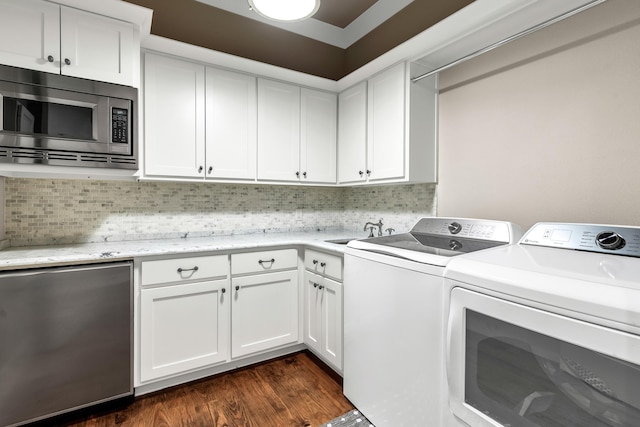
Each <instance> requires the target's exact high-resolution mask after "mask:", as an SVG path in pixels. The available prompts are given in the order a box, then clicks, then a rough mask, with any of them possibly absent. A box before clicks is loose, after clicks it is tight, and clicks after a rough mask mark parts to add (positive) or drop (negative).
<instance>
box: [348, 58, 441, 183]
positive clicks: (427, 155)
mask: <svg viewBox="0 0 640 427" xmlns="http://www.w3.org/2000/svg"><path fill="white" fill-rule="evenodd" d="M417 68H418V66H417V65H415V64H409V65H408V64H405V63H400V64H397V65H395V66H393V67H391V68H389V69H387V70H385V71H383V72H381V73H380V74H377V75H375V76H373V77H372V78H371V79H369V80H368V81H366V82H362V83H360V84H359V85H357V86H354V87H352V88H350V89H348V90H346V91H344V92H342V93H341V94H340V97H339V121H338V126H339V131H338V165H339V169H338V171H339V173H338V183H340V184H358V183H362V184H365V183H368V184H374V183H392V182H435V181H436V172H437V170H436V165H437V159H436V130H437V126H436V124H437V109H436V105H437V87H436V81H435V77H432V78H427V79H424V80H421V81H419V82H417V83H413V82H411V80H410V76H411V75H412V73H416V72H418V71H420V70H418V69H417Z"/></svg>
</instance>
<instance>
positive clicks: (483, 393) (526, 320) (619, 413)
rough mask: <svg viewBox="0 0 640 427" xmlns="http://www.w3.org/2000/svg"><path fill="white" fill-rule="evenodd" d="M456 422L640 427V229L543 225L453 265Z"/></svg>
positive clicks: (451, 355)
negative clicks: (508, 244) (514, 240)
mask: <svg viewBox="0 0 640 427" xmlns="http://www.w3.org/2000/svg"><path fill="white" fill-rule="evenodd" d="M445 284H446V295H445V299H446V306H447V309H446V319H447V322H446V330H445V339H446V358H445V366H446V372H447V376H446V377H447V380H446V383H445V393H444V394H445V395H446V396H447V399H446V400H447V406H448V408H447V410H446V411H445V415H444V425H446V426H467V425H468V426H472V427H489V426H491V427H519V426H523V427H551V426H553V427H556V426H561V427H591V426H593V427H636V426H640V228H638V227H622V226H610V225H591V224H566V223H539V224H536V225H535V226H534V227H532V228H531V229H530V230H529V231H528V232H527V233H525V235H524V236H523V237H522V239H521V240H520V242H519V243H518V244H517V245H511V246H507V247H499V248H494V249H489V250H486V251H482V252H477V253H473V254H468V255H466V256H464V257H459V258H456V259H453V260H452V261H451V262H450V263H449V265H448V266H447V269H446V271H445Z"/></svg>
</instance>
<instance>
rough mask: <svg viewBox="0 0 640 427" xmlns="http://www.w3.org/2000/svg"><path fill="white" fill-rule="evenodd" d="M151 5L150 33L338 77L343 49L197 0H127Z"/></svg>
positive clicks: (325, 76)
mask: <svg viewBox="0 0 640 427" xmlns="http://www.w3.org/2000/svg"><path fill="white" fill-rule="evenodd" d="M126 1H127V2H129V3H134V4H137V5H140V6H144V7H147V8H149V9H153V22H152V24H151V33H152V34H155V35H157V36H161V37H166V38H169V39H173V40H178V41H181V42H184V43H189V44H192V45H196V46H201V47H204V48H208V49H213V50H216V51H219V52H224V53H229V54H232V55H236V56H240V57H243V58H248V59H252V60H255V61H259V62H264V63H267V64H272V65H276V66H279V67H284V68H288V69H291V70H295V71H300V72H303V73H307V74H311V75H316V76H320V77H324V78H327V79H331V80H339V79H340V78H342V77H343V76H344V64H345V50H344V49H340V48H338V47H335V46H332V45H329V44H326V43H322V42H319V41H316V40H313V39H310V38H308V37H304V36H300V35H297V34H294V33H291V32H289V31H284V30H281V29H279V28H276V27H273V26H271V25H268V24H263V23H261V22H258V21H254V20H252V19H249V18H245V17H243V16H240V15H236V14H234V13H231V12H227V11H225V10H222V9H218V8H215V7H212V6H209V5H206V4H204V3H200V2H197V1H195V0H179V1H176V0H126Z"/></svg>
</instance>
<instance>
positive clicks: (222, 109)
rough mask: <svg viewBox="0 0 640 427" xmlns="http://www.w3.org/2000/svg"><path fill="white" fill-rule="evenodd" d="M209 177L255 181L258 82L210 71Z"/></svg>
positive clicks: (207, 151) (208, 89) (246, 77)
mask: <svg viewBox="0 0 640 427" xmlns="http://www.w3.org/2000/svg"><path fill="white" fill-rule="evenodd" d="M206 87H207V98H206V104H207V124H206V128H207V132H206V133H207V137H206V141H207V143H206V156H207V161H206V165H207V166H206V167H207V177H210V178H234V179H255V177H256V144H257V133H256V132H257V122H258V119H257V104H256V78H255V77H253V76H248V75H245V74H240V73H233V72H230V71H224V70H218V69H215V68H207V78H206Z"/></svg>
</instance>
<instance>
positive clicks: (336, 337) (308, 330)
mask: <svg viewBox="0 0 640 427" xmlns="http://www.w3.org/2000/svg"><path fill="white" fill-rule="evenodd" d="M305 301H306V303H305V322H304V327H305V332H304V341H305V344H307V345H308V346H309V348H311V349H312V350H315V351H316V353H318V355H319V356H320V357H322V358H323V359H324V360H325V361H326V362H328V363H330V364H332V365H333V366H334V367H335V368H337V369H338V370H342V285H341V284H340V283H338V282H336V281H334V280H331V279H328V278H326V277H323V276H320V275H317V274H315V273H311V272H309V271H305Z"/></svg>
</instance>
